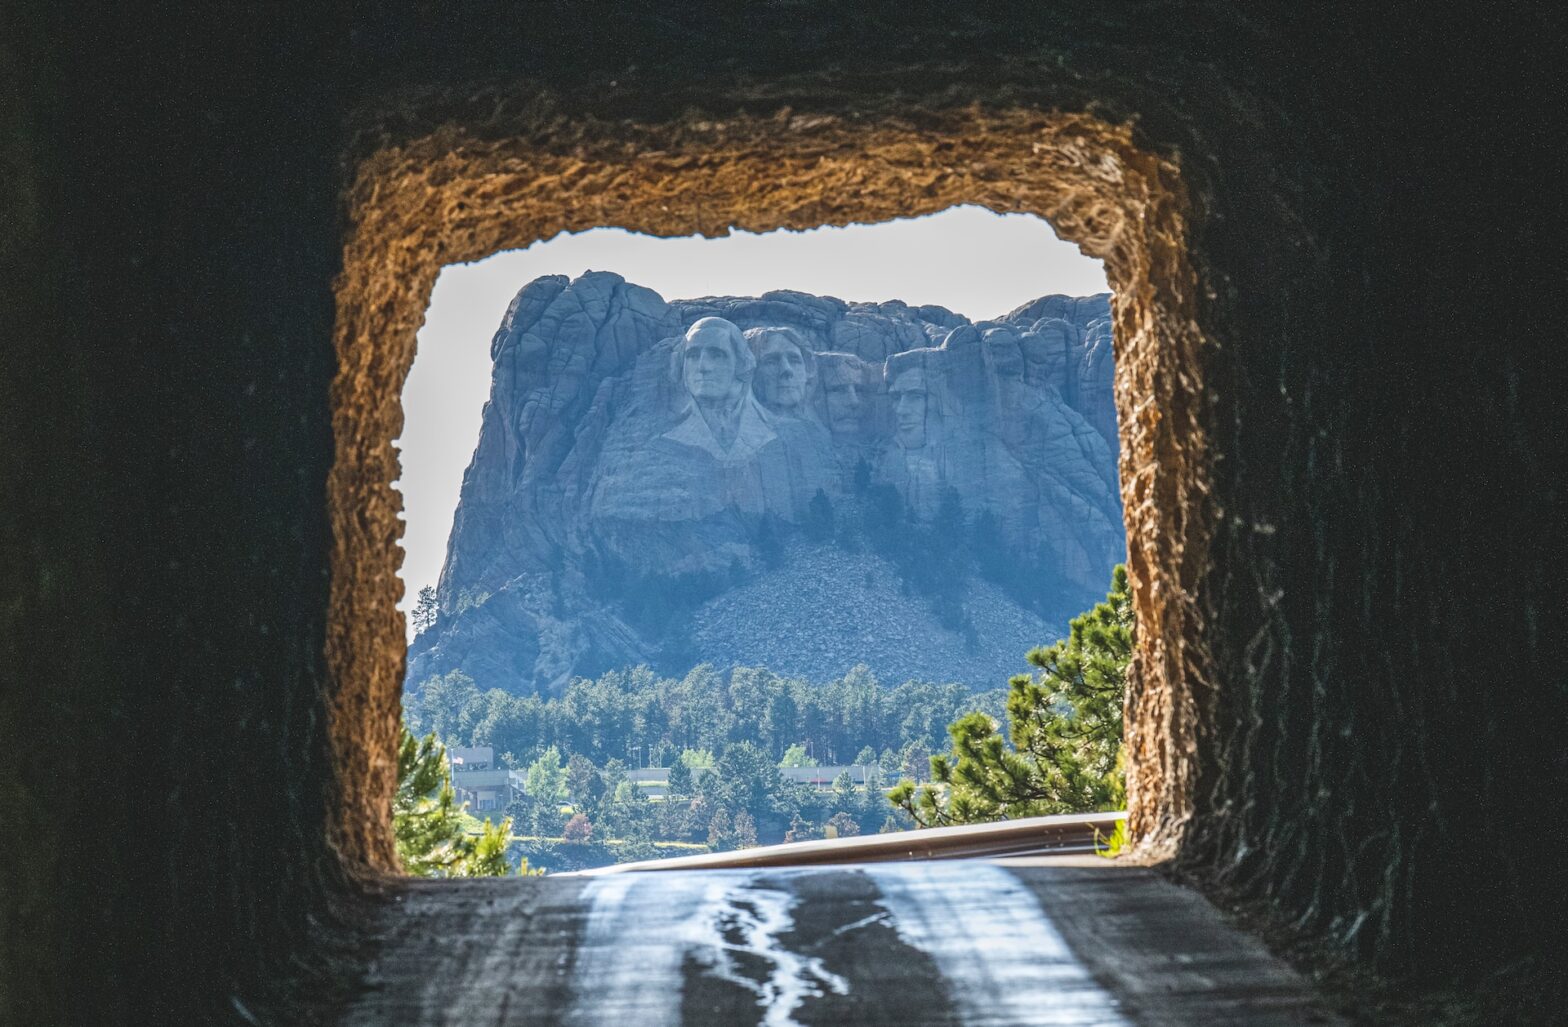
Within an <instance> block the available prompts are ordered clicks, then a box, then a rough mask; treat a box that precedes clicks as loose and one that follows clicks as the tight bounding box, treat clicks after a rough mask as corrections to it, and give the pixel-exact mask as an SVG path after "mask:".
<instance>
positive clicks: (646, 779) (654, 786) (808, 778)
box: [626, 764, 886, 799]
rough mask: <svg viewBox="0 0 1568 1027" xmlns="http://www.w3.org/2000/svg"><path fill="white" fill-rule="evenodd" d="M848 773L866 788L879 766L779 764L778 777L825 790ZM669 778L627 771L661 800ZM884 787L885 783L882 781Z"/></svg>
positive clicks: (663, 771) (651, 771) (662, 770)
mask: <svg viewBox="0 0 1568 1027" xmlns="http://www.w3.org/2000/svg"><path fill="white" fill-rule="evenodd" d="M712 773H716V771H715V770H713V769H712V768H709V767H698V768H697V769H696V770H694V771H692V778H693V779H694V780H695V779H696V778H698V777H701V776H702V775H704V774H712ZM844 773H848V774H849V779H850V780H851V781H853V782H854V783H855V787H856V788H865V787H866V786H867V785H868V784H869V783H870V782H871V780H872V778H873V777H878V778H879V777H880V775H881V773H882V768H881V767H878V766H877V765H875V764H868V765H866V766H855V765H847V764H846V765H840V766H831V767H780V768H779V776H780V777H782V778H783V779H784V780H785V781H786V782H789V783H790V784H803V785H809V786H810V787H812V788H815V789H816V790H818V791H828V790H829V789H831V788H832V787H833V782H835V781H837V780H838V776H839V775H840V774H844ZM669 779H670V768H669V767H644V768H642V769H641V770H628V771H627V772H626V780H628V781H631V782H632V783H633V784H636V785H637V786H638V787H639V788H641V789H642V790H643V794H644V795H647V796H649V797H651V798H656V799H662V798H663V797H664V796H665V795H666V794H667V793H668V789H667V787H666V786H667V783H668V782H669ZM884 787H886V785H885V784H884Z"/></svg>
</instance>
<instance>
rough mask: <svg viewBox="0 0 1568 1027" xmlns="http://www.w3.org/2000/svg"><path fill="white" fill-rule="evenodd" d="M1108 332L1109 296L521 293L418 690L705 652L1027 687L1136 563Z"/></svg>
mask: <svg viewBox="0 0 1568 1027" xmlns="http://www.w3.org/2000/svg"><path fill="white" fill-rule="evenodd" d="M1109 317H1110V310H1109V297H1108V296H1106V295H1099V296H1094V297H1088V298H1073V297H1066V296H1046V297H1043V298H1042V299H1039V300H1037V301H1035V302H1033V303H1030V304H1027V305H1026V306H1023V307H1020V308H1019V309H1017V310H1015V311H1013V312H1012V313H1010V314H1007V315H1005V316H1004V317H1001V318H999V319H997V320H995V321H984V322H978V323H971V322H969V321H968V319H966V318H963V317H960V316H958V315H956V314H954V313H952V312H951V311H948V310H946V309H943V308H941V307H930V306H927V307H915V306H910V305H908V304H905V303H902V302H897V301H894V302H887V303H846V302H844V301H842V300H838V299H834V298H832V297H818V296H810V295H805V294H802V293H797V292H783V291H781V292H771V293H767V294H765V295H763V296H761V297H757V298H736V297H710V298H704V299H697V300H685V301H675V302H666V301H665V300H663V299H662V298H661V297H660V296H658V295H657V294H656V293H654V292H653V291H651V290H649V289H645V288H642V287H640V286H637V285H633V284H631V283H628V282H626V281H625V280H624V279H622V278H621V277H620V276H618V275H615V274H612V273H608V272H590V273H588V274H585V275H583V276H582V277H580V278H577V279H576V280H573V281H568V280H567V279H566V278H565V277H564V276H549V277H545V278H540V279H537V280H536V281H534V282H531V283H529V284H528V285H527V286H525V287H524V288H523V289H522V290H521V291H520V292H519V293H518V294H517V297H516V298H515V299H514V300H513V302H512V304H511V306H510V308H509V309H508V311H507V313H506V315H505V318H504V319H503V321H502V324H501V326H500V329H499V330H498V331H497V332H496V334H495V337H494V340H493V341H492V344H491V356H492V358H493V360H494V370H493V377H492V386H491V396H490V402H489V404H488V405H487V407H486V409H485V415H484V422H483V426H482V428H481V431H480V438H479V443H478V446H477V448H476V450H475V453H474V458H473V462H472V463H471V465H470V467H469V469H468V472H467V474H466V476H465V478H464V482H463V490H462V498H461V501H460V504H459V507H458V510H457V514H456V517H455V519H454V524H453V529H452V534H451V537H450V540H449V543H448V550H447V562H446V566H445V568H444V570H443V573H442V577H441V583H440V587H439V590H438V591H439V596H440V607H441V614H440V617H439V619H438V621H437V623H436V624H435V626H434V627H433V628H432V629H430V630H427V631H426V632H424V633H423V634H421V636H420V637H419V638H418V639H417V640H416V641H415V643H414V645H413V646H412V647H411V649H410V664H409V675H408V681H409V683H410V684H411V685H417V684H418V683H419V682H421V681H423V680H424V679H425V678H427V677H428V676H430V675H431V674H436V673H444V672H446V671H449V670H452V669H462V670H463V671H464V672H466V673H468V674H469V675H470V676H472V677H473V678H474V679H475V680H476V681H477V682H478V683H479V685H480V686H481V687H484V688H488V687H499V688H504V689H507V690H510V691H527V690H533V689H552V688H558V687H560V686H562V685H564V684H565V682H566V681H567V680H569V679H570V677H572V676H574V675H578V674H585V673H590V674H591V673H596V672H598V671H600V670H603V669H606V668H609V667H614V666H620V665H624V664H636V663H645V662H646V663H651V664H654V665H656V666H662V667H663V668H665V669H668V670H670V671H672V672H676V671H682V670H684V669H686V666H689V665H690V664H693V663H696V662H700V661H703V660H710V661H713V662H715V663H720V664H725V665H727V664H730V663H737V662H738V663H757V662H759V661H760V662H766V663H768V665H769V666H771V667H773V668H774V669H777V670H780V671H783V672H789V673H797V674H802V675H806V676H820V677H825V676H830V675H836V674H841V673H843V672H844V671H845V670H847V669H848V668H849V667H851V666H853V665H855V664H856V663H861V662H864V663H867V664H868V665H870V666H871V667H872V669H873V670H875V671H876V672H878V673H879V674H882V675H883V676H886V677H891V678H902V677H907V676H914V675H916V674H920V675H922V676H926V677H931V678H937V679H941V680H959V681H965V682H969V683H972V684H975V685H977V686H978V685H994V684H996V683H998V682H999V681H1000V680H1005V678H1006V676H1007V675H1008V674H1010V673H1012V672H1015V671H1016V670H1017V669H1019V668H1020V666H1021V664H1022V656H1023V654H1024V652H1025V651H1026V650H1027V649H1028V648H1029V647H1031V646H1033V645H1037V644H1040V643H1042V642H1044V641H1047V640H1049V639H1050V638H1052V637H1054V636H1055V634H1056V633H1057V632H1059V631H1060V629H1061V618H1062V617H1064V616H1065V615H1067V614H1069V613H1071V612H1072V611H1074V610H1075V609H1077V608H1080V607H1081V606H1082V605H1084V604H1085V603H1086V602H1088V601H1089V600H1091V599H1093V598H1095V597H1096V596H1097V595H1098V594H1099V593H1100V592H1102V591H1103V590H1104V588H1105V582H1106V581H1107V579H1108V573H1109V569H1110V566H1111V565H1112V564H1113V563H1114V562H1116V561H1117V560H1118V559H1121V557H1122V553H1123V549H1124V538H1123V529H1122V518H1121V506H1120V498H1119V494H1118V489H1117V480H1116V449H1115V447H1116V421H1115V410H1114V406H1113V404H1112V397H1111V375H1112V367H1111V357H1110V329H1109ZM714 318H717V319H722V320H718V321H712V320H709V321H705V320H704V319H714ZM699 322H701V323H702V325H705V326H706V327H705V328H700V330H699V329H693V328H692V326H693V325H696V324H698V323H699ZM742 333H744V336H743V335H742ZM709 360H711V361H717V364H715V365H714V366H713V367H711V368H710V367H708V365H707V364H706V363H704V361H709ZM797 559H809V561H810V562H812V563H813V564H814V565H815V566H817V567H818V568H819V570H818V572H817V573H815V574H812V575H810V576H809V577H810V580H809V581H808V580H806V579H805V578H803V577H802V574H801V573H800V569H799V567H798V566H797V565H796V561H797ZM937 567H940V568H941V571H940V573H938V572H937V571H935V570H933V568H937ZM988 577H989V579H990V580H986V579H987V578H988ZM934 578H940V579H945V580H933V579H934ZM1007 584H1011V585H1012V588H1011V590H1010V594H1011V596H1012V598H1008V594H1009V590H1008V589H1006V588H1004V587H1002V586H1005V585H1007ZM890 596H892V597H893V599H896V600H897V602H894V601H893V600H892V599H890V598H889V597H890ZM895 606H896V607H898V608H899V609H900V610H901V613H900V614H899V616H898V617H897V618H895V619H896V620H897V622H898V623H897V627H898V628H899V630H891V627H892V626H893V625H892V623H891V622H890V621H889V618H888V617H887V616H885V614H887V613H889V612H890V609H891V608H892V607H895ZM845 632H847V634H845ZM839 635H843V636H844V637H843V638H839V637H838V636H839ZM830 636H831V638H832V639H834V641H833V642H832V644H827V640H828V639H829V637H830ZM762 639H766V640H767V644H766V645H760V644H759V643H760V641H761V640H762ZM851 641H853V644H850V643H851ZM764 650H765V651H764Z"/></svg>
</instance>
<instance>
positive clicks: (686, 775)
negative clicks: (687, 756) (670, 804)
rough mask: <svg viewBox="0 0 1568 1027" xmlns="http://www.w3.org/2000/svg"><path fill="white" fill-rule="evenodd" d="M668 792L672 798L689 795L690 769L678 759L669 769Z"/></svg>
mask: <svg viewBox="0 0 1568 1027" xmlns="http://www.w3.org/2000/svg"><path fill="white" fill-rule="evenodd" d="M669 791H670V796H671V797H672V798H673V797H674V796H677V795H679V796H687V795H690V794H691V768H690V767H688V766H687V765H686V763H685V761H684V760H679V759H678V760H676V761H675V763H674V764H673V765H672V766H671V767H670V779H669Z"/></svg>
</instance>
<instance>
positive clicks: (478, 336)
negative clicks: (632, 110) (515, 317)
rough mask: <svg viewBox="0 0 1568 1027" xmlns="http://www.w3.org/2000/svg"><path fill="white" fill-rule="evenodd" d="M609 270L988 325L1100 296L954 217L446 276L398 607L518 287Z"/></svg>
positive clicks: (421, 369) (573, 255) (1074, 260)
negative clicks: (936, 313)
mask: <svg viewBox="0 0 1568 1027" xmlns="http://www.w3.org/2000/svg"><path fill="white" fill-rule="evenodd" d="M585 271H614V272H616V273H617V274H619V275H621V276H622V277H624V278H625V279H626V280H627V281H630V282H635V283H636V284H638V285H644V286H647V287H648V288H650V289H653V290H654V291H655V292H657V293H659V295H661V296H663V297H664V298H665V299H667V300H674V299H693V298H696V297H699V296H756V295H758V294H759V293H763V292H767V291H768V290H770V289H798V290H800V291H801V292H809V293H816V294H818V295H828V296H837V297H838V298H839V299H842V300H869V301H881V300H904V301H905V302H907V303H915V304H923V303H936V304H940V305H941V306H944V307H947V308H948V309H949V310H952V311H955V312H957V313H959V314H963V315H965V316H966V317H968V318H970V319H971V320H983V319H985V318H990V317H997V316H999V315H1001V314H1005V313H1007V312H1008V311H1009V310H1012V309H1013V308H1014V307H1017V306H1020V305H1022V304H1024V303H1027V302H1029V301H1030V300H1032V299H1035V298H1036V297H1039V296H1044V295H1045V294H1047V293H1053V292H1059V293H1067V294H1069V295H1075V296H1087V295H1089V294H1091V293H1096V292H1106V291H1108V289H1107V286H1106V284H1105V271H1104V268H1103V267H1102V266H1101V264H1100V262H1099V261H1098V260H1092V259H1090V258H1088V257H1085V256H1084V255H1083V254H1081V253H1079V252H1078V247H1076V246H1074V245H1072V244H1071V243H1065V242H1062V241H1061V240H1060V239H1058V238H1057V237H1056V233H1055V232H1053V231H1052V230H1051V226H1050V225H1048V224H1047V223H1046V222H1044V221H1042V220H1040V219H1039V218H1034V217H1029V216H1027V215H1023V214H1005V215H1003V214H993V213H991V212H990V211H987V210H982V209H980V208H979V207H955V208H953V209H951V210H946V211H943V212H942V213H940V214H932V215H930V216H928V217H923V218H911V219H905V220H901V221H890V222H884V223H883V224H879V225H854V226H851V227H849V228H816V229H812V230H811V231H808V232H769V233H767V234H766V235H753V234H751V233H749V232H736V233H735V234H733V235H731V236H728V237H727V238H723V239H702V238H699V237H696V236H687V237H685V238H680V239H656V238H654V237H652V236H647V235H635V234H632V233H630V232H624V231H621V230H620V229H613V228H596V229H594V230H593V231H591V232H582V233H580V234H577V235H560V236H557V237H555V238H554V239H550V240H548V241H546V242H541V243H535V244H534V245H533V246H530V247H529V248H528V249H526V250H510V251H508V252H506V253H498V254H496V255H495V256H493V257H490V258H489V259H487V260H481V261H478V262H477V263H473V264H453V265H450V266H448V267H446V268H443V269H442V271H441V276H440V277H439V278H438V279H436V287H435V290H434V292H432V293H431V296H430V309H429V310H428V311H427V312H426V314H425V326H424V327H423V328H422V329H420V332H419V351H418V356H416V357H415V359H414V367H413V370H412V371H411V372H410V373H409V377H408V384H407V385H406V386H405V387H404V389H403V412H404V426H403V437H402V438H401V439H399V440H398V443H397V444H398V448H399V450H400V451H401V456H402V461H403V477H402V479H401V481H400V483H399V487H400V488H401V489H402V492H403V507H404V519H405V521H406V522H407V523H406V524H405V526H404V537H403V548H404V550H405V556H404V559H403V581H404V583H405V585H406V590H405V594H404V597H403V603H402V608H403V609H405V610H407V609H409V608H410V607H411V606H412V605H413V602H414V597H415V595H416V594H417V593H418V592H419V589H420V587H421V586H423V585H433V584H435V583H436V579H437V578H439V577H440V576H441V564H442V563H443V562H444V561H445V559H446V537H447V534H448V532H450V531H451V530H452V514H453V513H454V512H455V511H456V509H457V498H458V490H459V489H460V488H461V487H462V484H463V471H464V470H466V469H467V467H468V461H469V459H470V458H471V457H472V456H473V453H474V444H475V443H476V442H477V441H478V439H479V421H480V415H481V413H482V411H483V408H484V404H485V400H486V399H487V398H488V397H489V393H490V337H491V336H492V335H494V334H495V330H496V328H497V326H498V325H499V324H500V322H501V317H502V315H504V314H505V313H506V308H507V305H508V304H509V303H511V301H512V297H513V296H515V295H516V294H517V292H518V290H519V289H521V288H522V287H523V286H524V285H526V284H528V283H529V282H531V281H533V280H534V279H535V278H538V277H539V276H540V275H556V274H564V275H568V276H570V277H573V278H575V277H577V276H578V275H580V274H582V273H583V272H585Z"/></svg>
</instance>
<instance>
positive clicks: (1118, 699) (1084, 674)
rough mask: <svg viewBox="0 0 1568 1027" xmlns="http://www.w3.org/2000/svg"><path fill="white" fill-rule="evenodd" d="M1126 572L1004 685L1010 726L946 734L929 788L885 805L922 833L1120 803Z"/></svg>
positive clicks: (962, 728)
mask: <svg viewBox="0 0 1568 1027" xmlns="http://www.w3.org/2000/svg"><path fill="white" fill-rule="evenodd" d="M1132 647H1133V619H1132V602H1131V596H1130V595H1129V593H1128V588H1127V571H1126V568H1125V567H1120V566H1118V567H1117V568H1116V569H1115V571H1114V572H1113V573H1112V579H1111V591H1110V593H1109V594H1108V595H1106V597H1105V601H1104V602H1101V603H1098V604H1096V605H1095V606H1094V608H1093V609H1091V610H1089V611H1087V612H1086V613H1083V614H1080V615H1079V616H1077V617H1075V618H1073V620H1072V622H1071V625H1070V627H1069V631H1068V637H1067V638H1065V639H1063V640H1062V641H1060V642H1057V643H1056V644H1054V645H1051V646H1047V647H1044V648H1038V649H1034V650H1032V651H1030V653H1029V656H1028V659H1029V662H1030V663H1032V664H1033V665H1034V666H1035V668H1036V671H1035V673H1034V674H1020V675H1019V676H1017V677H1015V678H1013V679H1012V680H1011V681H1010V682H1008V696H1007V721H1008V731H1007V736H1006V737H1005V738H1004V736H1003V735H1002V732H1001V726H1000V725H999V724H998V723H997V721H996V720H995V719H993V718H992V717H990V716H989V715H988V714H986V713H983V712H973V713H969V714H966V715H965V716H963V717H960V718H959V719H958V720H956V721H954V722H953V723H952V724H951V725H949V727H948V733H949V735H950V736H951V738H952V750H951V751H950V752H948V753H946V754H942V755H937V756H932V757H931V778H932V780H931V783H929V784H924V785H918V784H916V782H914V781H912V780H903V781H900V782H899V783H898V785H897V786H896V787H895V788H894V789H893V790H892V792H891V793H890V794H889V796H888V798H889V800H890V801H891V802H892V803H893V804H894V805H895V806H898V807H899V808H900V809H903V810H904V811H905V812H907V813H908V814H909V815H910V816H911V817H913V818H914V820H915V822H916V823H918V824H920V825H921V826H922V827H935V826H943V825H948V824H975V823H985V822H989V821H995V820H1008V819H1013V818H1016V817H1029V816H1044V815H1048V814H1053V813H1087V812H1093V811H1097V810H1107V809H1116V808H1120V807H1121V806H1123V805H1125V803H1126V791H1125V785H1124V783H1123V776H1122V768H1121V759H1120V754H1121V747H1122V703H1123V699H1124V697H1125V695H1126V688H1127V664H1128V661H1129V660H1130V659H1131V657H1132Z"/></svg>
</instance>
